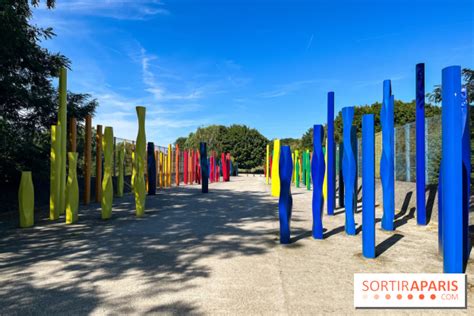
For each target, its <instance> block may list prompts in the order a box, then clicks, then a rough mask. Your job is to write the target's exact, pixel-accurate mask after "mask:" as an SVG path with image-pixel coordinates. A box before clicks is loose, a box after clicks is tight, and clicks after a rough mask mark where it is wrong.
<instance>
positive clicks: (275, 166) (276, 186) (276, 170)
mask: <svg viewBox="0 0 474 316" xmlns="http://www.w3.org/2000/svg"><path fill="white" fill-rule="evenodd" d="M272 196H277V197H279V196H280V140H279V139H275V140H274V142H273V160H272Z"/></svg>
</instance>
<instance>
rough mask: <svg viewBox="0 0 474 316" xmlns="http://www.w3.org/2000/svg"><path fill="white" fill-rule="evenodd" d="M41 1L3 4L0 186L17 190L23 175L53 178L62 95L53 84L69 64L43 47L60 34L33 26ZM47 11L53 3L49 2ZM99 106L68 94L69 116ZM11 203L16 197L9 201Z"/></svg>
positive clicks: (0, 7) (81, 114) (0, 22)
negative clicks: (53, 136)
mask: <svg viewBox="0 0 474 316" xmlns="http://www.w3.org/2000/svg"><path fill="white" fill-rule="evenodd" d="M31 5H33V6H37V5H39V1H38V0H33V1H31V2H29V1H28V0H3V1H1V2H0V43H2V45H0V135H1V140H0V175H1V176H0V186H1V188H0V189H1V190H2V191H3V192H4V193H5V192H7V191H8V190H10V191H12V192H16V191H17V189H18V186H17V184H18V181H19V175H20V171H22V170H30V171H32V172H33V179H34V180H41V179H42V180H47V179H48V178H49V150H50V136H49V132H50V126H51V124H54V123H55V122H56V120H57V110H58V101H57V99H58V93H57V91H56V90H55V88H54V86H53V83H52V80H53V78H54V77H56V76H57V75H58V73H59V69H60V68H61V67H69V66H70V62H69V60H68V59H67V58H66V57H65V56H63V55H61V54H60V53H52V52H50V51H49V50H47V49H45V48H43V47H41V46H40V44H41V42H42V41H43V40H48V39H51V38H52V37H53V36H55V34H54V32H53V30H52V28H40V27H37V26H34V25H31V24H30V19H31V15H32V11H31ZM46 6H47V7H48V8H53V7H54V1H52V0H48V1H46ZM96 107H97V102H96V101H95V100H93V99H91V97H90V96H89V95H87V94H75V93H71V92H69V93H68V112H69V113H68V114H71V115H75V116H76V117H77V119H78V120H79V121H80V120H82V119H83V118H84V117H85V115H87V114H93V113H94V111H95V108H96ZM10 200H11V198H10Z"/></svg>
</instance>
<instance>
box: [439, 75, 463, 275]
mask: <svg viewBox="0 0 474 316" xmlns="http://www.w3.org/2000/svg"><path fill="white" fill-rule="evenodd" d="M441 91H442V100H443V105H442V131H443V135H442V150H443V158H442V167H441V172H442V173H443V174H442V187H443V190H442V195H443V196H442V203H443V205H442V209H443V216H442V221H443V270H444V272H445V273H463V272H464V260H463V253H464V241H463V235H464V230H463V183H462V178H463V170H462V167H461V166H462V165H463V164H462V128H459V127H462V126H463V125H462V109H461V102H462V100H461V67H459V66H451V67H447V68H444V69H443V73H442V89H441Z"/></svg>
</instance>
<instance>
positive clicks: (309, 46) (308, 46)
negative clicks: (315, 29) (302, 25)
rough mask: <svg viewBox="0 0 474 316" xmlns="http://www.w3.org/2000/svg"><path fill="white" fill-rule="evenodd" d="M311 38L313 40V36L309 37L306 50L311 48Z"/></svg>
mask: <svg viewBox="0 0 474 316" xmlns="http://www.w3.org/2000/svg"><path fill="white" fill-rule="evenodd" d="M313 38H314V34H311V37H310V38H309V40H308V44H306V50H308V49H310V48H311V45H312V44H313Z"/></svg>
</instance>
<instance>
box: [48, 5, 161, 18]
mask: <svg viewBox="0 0 474 316" xmlns="http://www.w3.org/2000/svg"><path fill="white" fill-rule="evenodd" d="M40 9H44V6H40ZM55 11H56V12H58V13H64V14H74V15H87V16H100V17H106V18H112V19H118V20H144V19H147V18H151V17H153V16H156V15H169V14H170V12H169V11H168V9H166V8H165V6H164V4H163V2H161V1H157V0H62V1H57V2H56V6H55Z"/></svg>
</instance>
